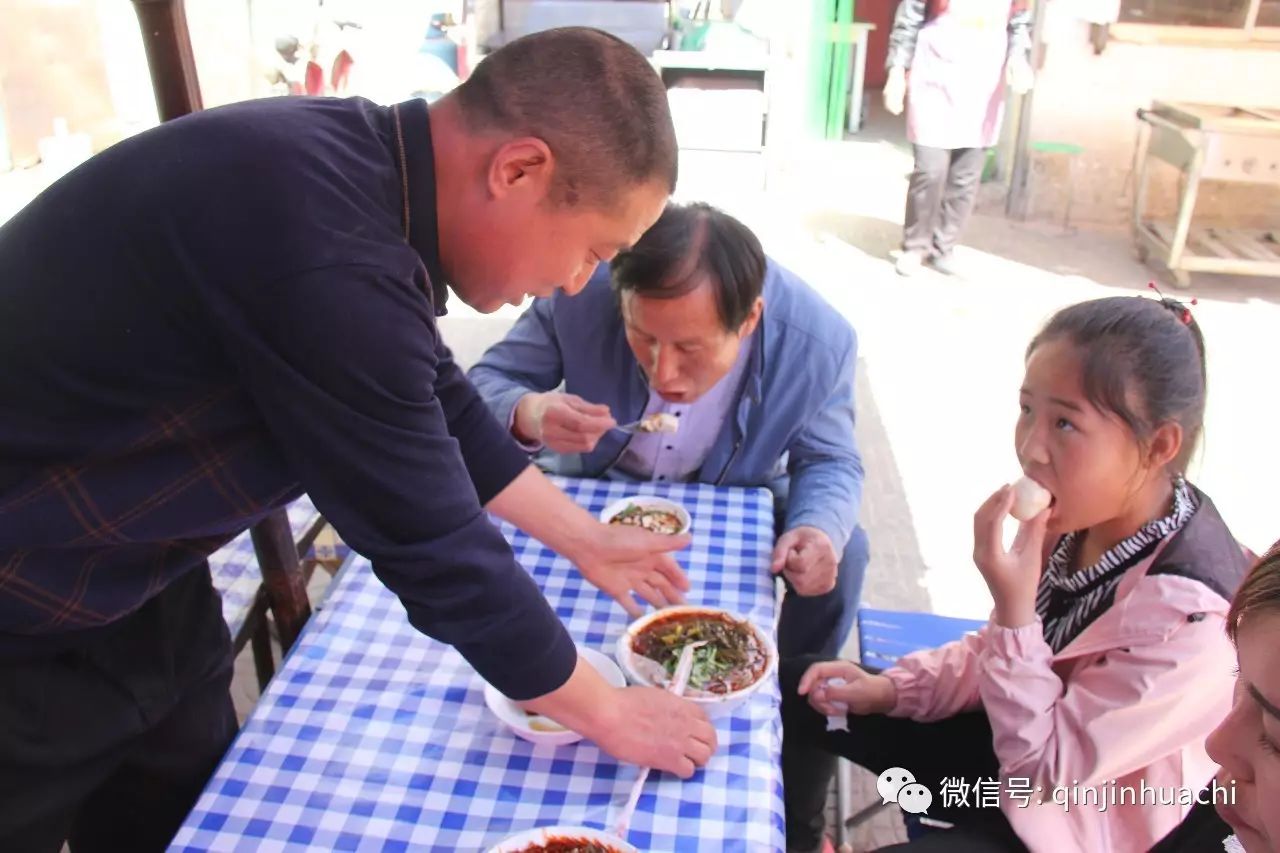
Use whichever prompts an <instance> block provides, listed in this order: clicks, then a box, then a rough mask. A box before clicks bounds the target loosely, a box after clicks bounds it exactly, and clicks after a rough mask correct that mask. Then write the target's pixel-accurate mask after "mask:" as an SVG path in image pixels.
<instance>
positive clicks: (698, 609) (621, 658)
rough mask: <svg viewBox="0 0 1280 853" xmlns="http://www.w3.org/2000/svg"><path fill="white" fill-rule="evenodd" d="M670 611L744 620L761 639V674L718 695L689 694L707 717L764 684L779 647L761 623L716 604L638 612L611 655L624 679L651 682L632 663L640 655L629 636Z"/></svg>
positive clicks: (774, 667) (726, 711) (725, 709)
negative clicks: (741, 686)
mask: <svg viewBox="0 0 1280 853" xmlns="http://www.w3.org/2000/svg"><path fill="white" fill-rule="evenodd" d="M673 613H706V614H720V615H725V616H729V617H731V618H733V619H737V620H738V621H740V622H747V624H748V625H750V626H751V629H752V630H753V631H755V634H756V639H757V640H758V641H759V643H760V647H761V648H763V649H764V653H765V656H766V658H767V662H766V663H765V667H764V672H763V673H761V674H760V677H759V678H757V679H756V680H755V681H754V682H752V683H751V684H749V685H747V686H746V687H744V688H742V689H741V690H735V691H734V692H732V693H725V694H723V695H719V696H691V697H688V698H689V701H690V702H693V703H694V704H696V705H698V706H699V707H700V708H702V710H703V711H705V712H706V713H707V716H709V717H721V716H725V715H727V714H729V713H731V712H732V711H733V710H734V709H735V708H737V707H738V706H739V705H741V704H742V703H743V702H745V701H747V698H748V697H750V696H751V695H752V694H753V693H755V692H756V691H757V690H759V689H760V688H761V687H762V686H764V685H765V684H766V683H767V682H768V681H769V679H770V678H772V677H773V674H774V672H775V671H776V670H777V667H778V647H777V646H776V645H775V644H774V642H773V638H772V637H770V636H769V635H768V634H766V633H765V632H764V631H762V630H760V626H759V625H756V624H755V623H754V622H750V621H748V620H745V619H743V618H742V617H741V616H738V615H737V614H736V613H732V612H730V611H728V610H724V609H722V608H719V607H703V606H701V605H693V604H689V605H682V606H680V607H664V608H663V609H661V610H655V611H654V612H652V613H648V614H646V615H644V616H641V617H640V618H639V619H637V620H636V621H634V622H632V623H631V624H630V625H628V626H627V630H625V631H623V632H622V636H620V637H618V643H617V645H616V647H615V650H614V656H615V657H616V658H617V659H618V664H619V665H620V666H621V667H622V671H623V672H625V673H626V674H627V680H628V681H630V682H631V683H632V684H644V685H650V686H652V684H653V682H652V681H651V680H650V679H648V678H646V677H645V676H644V674H643V673H642V672H640V671H639V668H638V667H637V666H636V665H635V659H636V658H637V657H640V656H639V655H637V654H636V653H635V652H634V651H632V650H631V641H632V639H633V638H634V637H635V636H636V635H637V634H638V633H640V632H641V631H643V630H644V629H645V628H647V627H648V626H649V624H650V623H651V622H653V621H654V620H656V619H663V618H666V617H668V616H671V615H672V614H673Z"/></svg>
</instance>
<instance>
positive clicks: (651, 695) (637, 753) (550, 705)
mask: <svg viewBox="0 0 1280 853" xmlns="http://www.w3.org/2000/svg"><path fill="white" fill-rule="evenodd" d="M518 704H519V705H520V706H521V707H524V708H528V709H529V710H532V711H535V712H537V713H539V714H545V715H546V716H548V717H550V718H551V719H553V720H555V721H556V722H557V723H559V724H560V725H562V726H565V727H567V728H570V729H572V730H573V731H575V732H578V733H580V734H582V735H583V736H585V737H587V738H589V739H590V740H591V741H593V742H594V743H595V744H596V745H598V746H599V747H600V748H601V749H603V750H604V751H605V752H607V753H609V754H610V755H612V756H613V757H614V758H616V759H618V760H619V761H626V762H628V763H631V764H638V765H640V766H642V767H653V768H656V769H658V770H665V771H666V772H668V773H674V774H676V775H677V776H679V777H681V778H682V779H688V778H689V777H690V776H692V775H693V774H694V771H695V770H697V768H699V767H701V766H703V765H704V764H706V763H707V761H708V760H709V759H710V758H711V754H712V753H714V752H715V751H716V730H715V728H714V727H713V726H712V725H711V723H709V722H708V721H707V716H706V714H704V713H703V712H702V709H701V708H699V707H698V706H697V705H694V704H693V703H692V702H689V701H686V700H684V699H681V698H679V697H677V696H674V695H672V694H671V693H668V692H667V691H666V690H661V689H659V688H657V687H624V688H617V687H613V686H611V685H610V684H609V683H608V682H606V681H605V680H604V679H603V678H602V677H601V676H600V673H598V672H596V670H595V668H594V667H592V666H591V664H589V663H587V661H586V660H585V659H584V658H582V657H579V658H578V663H577V665H576V666H575V667H574V670H573V674H572V675H571V676H570V677H569V680H568V681H566V682H565V683H564V684H563V685H561V686H560V687H559V688H558V689H556V690H553V691H552V692H550V693H547V694H545V695H543V696H539V697H537V698H536V699H530V700H528V701H526V702H520V703H518Z"/></svg>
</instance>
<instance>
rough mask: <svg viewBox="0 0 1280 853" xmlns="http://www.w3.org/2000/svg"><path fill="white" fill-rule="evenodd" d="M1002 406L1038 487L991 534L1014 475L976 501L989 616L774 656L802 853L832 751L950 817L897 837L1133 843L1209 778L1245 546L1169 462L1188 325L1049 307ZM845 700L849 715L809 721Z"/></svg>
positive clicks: (928, 841) (1174, 309)
mask: <svg viewBox="0 0 1280 853" xmlns="http://www.w3.org/2000/svg"><path fill="white" fill-rule="evenodd" d="M1020 402H1021V415H1020V416H1019V418H1018V421H1017V427H1016V429H1015V434H1014V446H1015V450H1016V451H1017V454H1018V459H1019V461H1020V462H1021V464H1022V468H1023V470H1024V472H1025V473H1026V474H1027V476H1028V477H1030V478H1031V479H1033V480H1035V481H1036V482H1038V483H1040V484H1041V485H1042V486H1044V487H1045V488H1046V489H1047V490H1048V491H1049V492H1050V493H1051V495H1052V496H1053V501H1052V504H1051V505H1050V506H1049V508H1047V509H1045V510H1043V511H1042V512H1040V514H1039V515H1037V516H1035V517H1034V518H1032V519H1031V520H1030V521H1027V522H1024V523H1022V525H1021V527H1020V528H1019V530H1018V533H1017V536H1016V538H1015V539H1014V541H1013V544H1012V546H1011V547H1010V548H1009V549H1008V550H1006V549H1005V548H1004V546H1003V544H1002V535H1001V534H1002V528H1003V523H1004V518H1005V516H1006V515H1007V514H1008V513H1009V511H1010V509H1011V508H1012V506H1013V502H1014V495H1013V490H1012V489H1011V488H1010V487H1009V486H1005V487H1003V488H1001V489H1000V490H999V491H997V492H996V493H995V494H993V495H992V496H991V497H990V498H989V499H988V500H987V501H986V502H985V503H984V504H983V505H982V506H981V507H980V508H979V509H978V511H977V513H976V515H975V516H974V554H973V557H974V562H975V563H976V565H977V567H978V570H979V572H980V573H981V575H982V578H983V580H984V581H985V582H986V584H987V587H988V588H989V589H990V591H991V596H992V599H993V600H994V603H995V607H994V610H993V612H992V614H991V619H990V621H989V622H988V624H987V625H986V626H985V627H984V628H983V629H982V630H980V631H978V632H977V633H976V634H974V635H970V636H968V637H966V638H964V639H963V640H960V641H958V642H954V643H951V644H948V645H946V646H943V647H941V648H938V649H934V650H931V651H926V652H920V653H917V654H913V655H908V656H907V657H905V658H903V659H902V660H900V661H899V662H898V664H897V665H896V666H894V667H892V668H891V669H888V670H886V671H884V672H883V673H879V674H873V673H869V672H866V671H864V670H863V669H862V668H860V667H859V666H857V665H856V664H853V663H851V662H848V661H828V662H814V661H813V660H796V661H790V662H787V663H786V664H784V667H783V673H782V678H783V694H784V701H783V721H784V731H785V737H784V745H783V772H784V778H785V784H786V800H787V839H788V848H789V849H792V850H797V851H799V850H811V849H813V850H816V849H820V846H821V843H822V805H823V802H824V800H825V794H826V787H827V783H828V782H829V780H830V777H831V773H832V771H833V769H834V754H840V755H844V756H845V757H847V758H849V759H851V760H852V761H854V762H855V763H857V764H860V765H862V766H863V767H866V768H867V769H869V770H871V771H872V772H873V773H875V774H877V775H879V776H880V790H881V793H882V794H883V795H885V796H886V797H888V798H889V799H894V800H897V801H898V802H899V804H900V805H903V806H904V808H908V809H909V810H914V811H918V810H919V808H920V806H921V805H922V804H927V805H928V811H927V814H928V816H929V817H931V818H937V819H941V820H944V821H948V822H951V823H954V824H955V825H956V828H955V829H953V830H950V831H947V832H942V833H935V834H932V835H926V836H925V837H923V838H922V839H920V840H918V841H916V842H914V846H920V847H921V848H922V849H927V848H930V847H936V848H937V849H940V850H943V849H945V850H948V851H951V850H964V849H981V850H1023V849H1030V850H1034V851H1053V853H1059V851H1089V853H1106V851H1145V850H1147V849H1149V848H1150V847H1151V846H1152V845H1153V844H1155V843H1156V842H1157V841H1159V840H1160V839H1161V838H1162V837H1163V836H1164V835H1165V834H1166V833H1168V832H1169V831H1170V830H1171V829H1173V828H1174V827H1175V826H1176V825H1177V824H1178V822H1179V821H1180V820H1181V819H1182V818H1183V816H1184V815H1185V814H1186V813H1187V812H1189V811H1190V809H1191V807H1192V806H1193V805H1194V804H1195V798H1196V797H1197V796H1203V794H1202V793H1201V792H1202V789H1204V787H1205V785H1206V784H1208V783H1209V782H1210V780H1211V778H1212V777H1213V775H1214V770H1215V765H1214V762H1213V761H1212V760H1211V759H1210V758H1209V756H1208V755H1207V754H1206V752H1205V746H1204V742H1205V737H1206V736H1207V735H1208V734H1209V733H1210V731H1212V730H1213V728H1214V726H1216V725H1217V724H1218V723H1219V722H1220V721H1221V720H1222V719H1223V718H1224V717H1225V716H1226V714H1227V712H1228V710H1229V709H1230V695H1231V686H1232V668H1233V665H1234V656H1233V652H1232V647H1231V643H1230V641H1229V640H1228V638H1227V635H1226V633H1225V631H1224V624H1225V623H1224V619H1225V615H1226V612H1227V606H1228V601H1229V599H1230V597H1231V594H1232V593H1233V591H1234V590H1235V588H1236V586H1237V585H1238V583H1239V581H1240V579H1241V577H1242V576H1243V574H1244V570H1245V568H1246V565H1247V560H1246V557H1245V554H1244V552H1243V551H1242V549H1241V548H1240V546H1239V545H1238V544H1237V543H1236V541H1235V539H1234V538H1233V537H1232V535H1231V533H1230V531H1229V530H1228V529H1227V526H1226V524H1225V523H1224V522H1223V520H1222V518H1221V516H1219V515H1218V512H1217V510H1216V509H1215V508H1214V506H1213V503H1212V502H1211V501H1210V500H1209V498H1208V497H1207V496H1206V495H1204V494H1203V493H1202V492H1201V491H1200V490H1198V489H1197V488H1195V487H1194V486H1192V485H1191V484H1190V483H1188V482H1187V481H1186V480H1185V479H1184V478H1183V471H1184V470H1185V468H1186V464H1187V461H1188V458H1189V457H1190V455H1191V452H1192V450H1193V448H1194V445H1195V442H1196V440H1197V438H1198V436H1199V434H1200V429H1201V424H1202V421H1203V417H1204V406H1205V366H1204V342H1203V339H1202V337H1201V334H1200V330H1199V327H1198V326H1197V325H1196V323H1195V320H1194V319H1193V318H1192V316H1191V314H1190V312H1189V311H1188V310H1187V309H1186V308H1185V307H1184V306H1183V305H1181V304H1180V303H1178V302H1176V301H1174V300H1168V299H1159V300H1153V299H1146V298H1141V297H1139V298H1134V297H1113V298H1108V299H1100V300H1096V301H1092V302H1085V303H1081V304H1079V305H1074V306H1071V307H1069V308H1066V309H1063V310H1062V311H1060V312H1058V313H1057V314H1056V315H1055V316H1054V317H1053V318H1052V319H1050V321H1049V323H1048V324H1047V325H1046V326H1045V327H1044V329H1043V330H1042V331H1041V332H1040V333H1039V334H1038V335H1037V336H1036V337H1035V339H1034V340H1032V342H1031V345H1030V346H1029V347H1028V348H1027V356H1026V377H1025V379H1024V381H1023V385H1022V388H1021V391H1020ZM833 680H834V681H833ZM841 680H843V683H841ZM846 712H847V713H848V718H847V725H848V731H847V732H843V731H826V728H827V725H826V723H827V721H826V720H825V719H824V717H831V716H842V715H843V714H844V713H846ZM904 771H905V772H904ZM908 775H910V776H912V777H913V778H914V785H913V786H912V787H911V788H910V789H909V790H903V789H902V783H904V781H905V782H910V781H911V780H910V779H905V780H904V777H905V776H908ZM921 786H923V789H924V790H927V791H928V794H929V795H928V796H925V795H924V793H923V791H922V788H921ZM900 794H901V796H899V795H900ZM930 800H931V802H929V801H930Z"/></svg>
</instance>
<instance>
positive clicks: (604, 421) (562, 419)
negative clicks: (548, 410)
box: [543, 409, 617, 438]
mask: <svg viewBox="0 0 1280 853" xmlns="http://www.w3.org/2000/svg"><path fill="white" fill-rule="evenodd" d="M545 423H547V424H551V425H554V426H555V427H556V428H558V429H561V430H563V431H564V432H566V433H568V434H569V435H578V436H587V437H592V438H595V437H599V436H600V435H601V434H602V433H605V432H608V431H609V430H611V429H613V428H614V427H615V426H617V423H616V422H615V421H614V419H613V418H611V417H608V416H607V415H606V416H605V417H596V416H591V415H584V414H580V413H578V412H575V411H573V410H570V409H560V410H557V411H556V412H555V414H554V415H548V417H547V418H546V421H545ZM543 429H546V427H545V426H544V427H543Z"/></svg>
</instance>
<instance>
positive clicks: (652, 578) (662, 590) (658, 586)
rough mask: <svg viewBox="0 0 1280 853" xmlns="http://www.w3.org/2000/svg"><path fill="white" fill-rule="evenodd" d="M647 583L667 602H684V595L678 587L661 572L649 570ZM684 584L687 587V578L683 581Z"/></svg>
mask: <svg viewBox="0 0 1280 853" xmlns="http://www.w3.org/2000/svg"><path fill="white" fill-rule="evenodd" d="M648 583H649V585H650V586H652V587H653V588H654V589H655V590H657V592H658V593H659V594H660V595H661V596H662V597H663V599H664V600H665V602H666V603H667V604H684V596H683V595H681V594H680V589H679V588H678V587H677V586H676V585H675V583H673V582H672V579H671V578H669V577H668V576H667V575H665V574H664V573H663V572H661V571H653V572H650V573H649V577H648ZM685 584H686V588H687V584H688V580H686V581H685Z"/></svg>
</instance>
